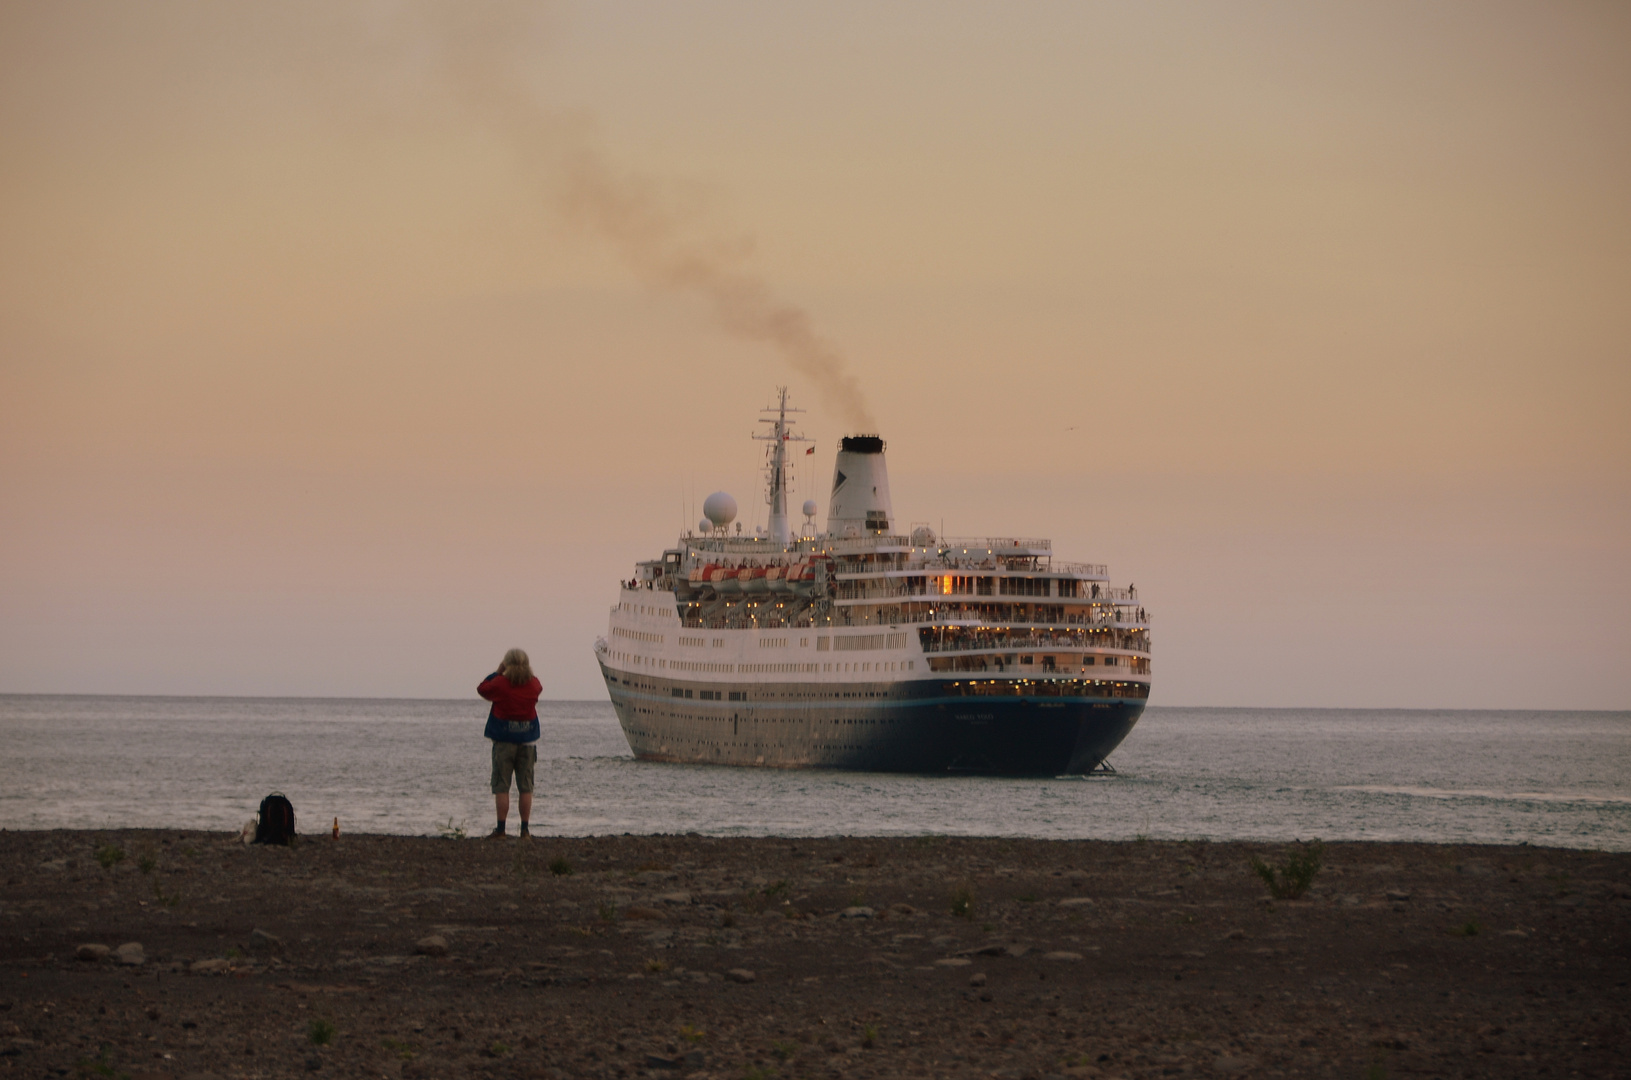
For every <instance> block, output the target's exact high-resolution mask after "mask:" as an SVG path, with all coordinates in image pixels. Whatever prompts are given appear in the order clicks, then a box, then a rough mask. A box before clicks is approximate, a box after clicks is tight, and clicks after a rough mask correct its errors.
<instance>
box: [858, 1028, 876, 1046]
mask: <svg viewBox="0 0 1631 1080" xmlns="http://www.w3.org/2000/svg"><path fill="white" fill-rule="evenodd" d="M877 1044H878V1029H877V1027H876V1026H874V1025H872V1024H868V1025H867V1026H866V1027H864V1028H862V1029H861V1045H862V1046H865V1047H869V1048H870V1047H873V1046H876V1045H877Z"/></svg>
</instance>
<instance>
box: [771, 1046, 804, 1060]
mask: <svg viewBox="0 0 1631 1080" xmlns="http://www.w3.org/2000/svg"><path fill="white" fill-rule="evenodd" d="M770 1052H771V1053H772V1054H775V1055H776V1060H777V1061H790V1060H791V1059H792V1057H793V1055H794V1054H796V1053H798V1052H799V1047H798V1043H794V1042H773V1043H771V1044H770Z"/></svg>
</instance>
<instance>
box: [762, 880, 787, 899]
mask: <svg viewBox="0 0 1631 1080" xmlns="http://www.w3.org/2000/svg"><path fill="white" fill-rule="evenodd" d="M791 888H792V886H791V885H789V884H788V883H787V879H785V878H783V879H782V880H781V881H772V882H771V883H770V884H769V885H766V886H765V887H764V890H763V891H764V895H765V898H766V899H767V900H774V899H775V898H776V897H778V896H785V895H786V894H787V891H788V890H789V889H791Z"/></svg>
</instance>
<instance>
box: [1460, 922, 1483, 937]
mask: <svg viewBox="0 0 1631 1080" xmlns="http://www.w3.org/2000/svg"><path fill="white" fill-rule="evenodd" d="M1483 931H1484V924H1483V923H1481V922H1479V921H1478V920H1477V919H1468V920H1467V921H1466V922H1464V923H1462V924H1461V925H1460V926H1458V927H1456V928H1455V932H1456V936H1458V937H1477V936H1478V935H1479V934H1481V933H1483Z"/></svg>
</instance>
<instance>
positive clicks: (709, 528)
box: [697, 518, 714, 536]
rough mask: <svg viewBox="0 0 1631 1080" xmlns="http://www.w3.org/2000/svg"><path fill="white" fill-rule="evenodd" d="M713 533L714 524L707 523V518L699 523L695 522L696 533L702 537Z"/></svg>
mask: <svg viewBox="0 0 1631 1080" xmlns="http://www.w3.org/2000/svg"><path fill="white" fill-rule="evenodd" d="M713 531H714V523H713V522H711V521H709V520H708V519H707V518H703V519H702V520H701V521H699V522H697V532H699V533H702V534H703V535H704V536H706V535H708V534H709V533H711V532H713Z"/></svg>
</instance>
